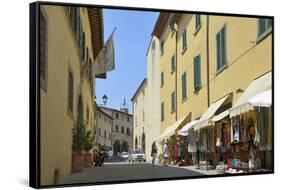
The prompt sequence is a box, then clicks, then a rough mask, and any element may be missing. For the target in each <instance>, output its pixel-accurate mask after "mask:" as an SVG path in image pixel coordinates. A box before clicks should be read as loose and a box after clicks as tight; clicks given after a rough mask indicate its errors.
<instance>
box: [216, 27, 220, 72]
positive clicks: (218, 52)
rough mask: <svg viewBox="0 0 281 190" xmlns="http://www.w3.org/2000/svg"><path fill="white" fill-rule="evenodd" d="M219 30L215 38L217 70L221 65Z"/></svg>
mask: <svg viewBox="0 0 281 190" xmlns="http://www.w3.org/2000/svg"><path fill="white" fill-rule="evenodd" d="M220 34H221V33H220V32H219V33H218V34H217V36H216V39H217V71H218V70H219V69H220V67H221V56H220V55H221V42H220V39H221V38H220Z"/></svg>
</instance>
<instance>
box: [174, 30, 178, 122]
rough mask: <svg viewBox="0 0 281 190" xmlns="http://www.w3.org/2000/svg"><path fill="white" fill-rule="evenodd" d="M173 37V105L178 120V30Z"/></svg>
mask: <svg viewBox="0 0 281 190" xmlns="http://www.w3.org/2000/svg"><path fill="white" fill-rule="evenodd" d="M175 35H176V36H175V39H176V54H175V62H176V73H175V74H176V75H175V83H176V84H175V85H176V86H175V88H176V89H175V106H176V121H177V120H178V30H175Z"/></svg>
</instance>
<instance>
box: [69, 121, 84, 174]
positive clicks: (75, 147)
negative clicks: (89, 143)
mask: <svg viewBox="0 0 281 190" xmlns="http://www.w3.org/2000/svg"><path fill="white" fill-rule="evenodd" d="M72 132H73V136H72V172H83V167H84V154H83V148H84V144H85V139H86V129H85V127H84V125H83V124H82V123H78V126H77V127H74V128H73V129H72Z"/></svg>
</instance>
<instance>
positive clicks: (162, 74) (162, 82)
mask: <svg viewBox="0 0 281 190" xmlns="http://www.w3.org/2000/svg"><path fill="white" fill-rule="evenodd" d="M162 86H164V73H163V72H162V73H161V87H162Z"/></svg>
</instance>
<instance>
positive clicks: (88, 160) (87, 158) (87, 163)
mask: <svg viewBox="0 0 281 190" xmlns="http://www.w3.org/2000/svg"><path fill="white" fill-rule="evenodd" d="M92 163H93V154H91V153H85V154H84V167H91V166H92Z"/></svg>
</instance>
